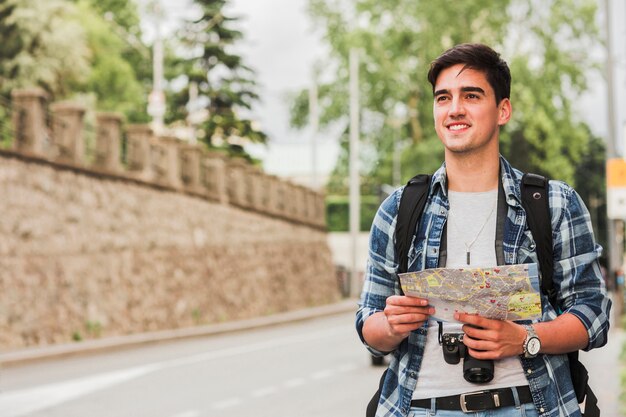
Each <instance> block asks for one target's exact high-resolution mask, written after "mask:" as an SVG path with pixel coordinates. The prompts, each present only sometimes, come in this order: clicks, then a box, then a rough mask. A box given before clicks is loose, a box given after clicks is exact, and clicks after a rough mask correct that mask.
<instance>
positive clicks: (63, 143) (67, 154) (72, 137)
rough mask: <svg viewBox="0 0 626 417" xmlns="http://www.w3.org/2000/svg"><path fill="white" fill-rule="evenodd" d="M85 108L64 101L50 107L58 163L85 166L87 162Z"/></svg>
mask: <svg viewBox="0 0 626 417" xmlns="http://www.w3.org/2000/svg"><path fill="white" fill-rule="evenodd" d="M86 110H87V109H86V108H85V106H83V105H80V104H76V103H71V102H67V101H62V102H58V103H53V104H52V105H51V106H50V111H51V113H52V142H53V143H54V146H55V148H56V158H55V159H57V160H58V161H61V162H67V163H71V164H77V165H83V164H84V162H85V141H84V139H83V124H84V123H83V118H84V117H85V111H86Z"/></svg>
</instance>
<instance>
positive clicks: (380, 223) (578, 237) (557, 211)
mask: <svg viewBox="0 0 626 417" xmlns="http://www.w3.org/2000/svg"><path fill="white" fill-rule="evenodd" d="M428 80H429V81H430V83H431V84H432V86H433V94H434V103H433V113H434V120H435V130H436V132H437V135H438V136H439V138H440V139H441V142H442V143H443V146H444V148H445V162H444V164H443V166H442V167H441V168H440V169H439V170H438V171H437V172H436V173H435V174H434V175H433V177H432V180H431V184H430V190H429V195H428V200H427V204H426V207H425V209H424V212H423V215H422V218H421V221H420V224H418V227H417V230H416V231H415V236H414V239H413V245H412V247H411V250H410V253H409V267H408V269H409V271H419V270H423V269H427V268H437V267H448V268H463V267H467V266H468V265H471V266H481V267H489V266H496V265H499V264H500V265H501V264H524V263H537V262H538V259H537V254H536V252H535V244H534V242H533V240H532V236H531V233H530V231H529V229H528V226H527V224H526V213H525V211H524V209H523V208H522V206H521V196H520V181H521V178H522V173H521V172H519V171H518V170H516V169H514V168H512V167H511V166H510V165H509V163H508V162H507V161H506V160H505V159H504V158H503V157H501V156H500V153H499V131H500V126H503V125H505V124H506V123H507V122H508V121H509V119H510V118H511V112H512V107H511V102H510V99H509V96H510V83H511V75H510V72H509V68H508V66H507V64H506V62H504V61H503V60H502V59H501V58H500V56H499V54H497V53H496V52H495V51H493V50H492V49H491V48H489V47H487V46H485V45H480V44H462V45H458V46H455V47H453V48H451V49H449V50H448V51H446V52H444V53H443V54H442V55H441V56H440V57H439V58H437V59H436V60H435V61H434V62H433V63H432V64H431V67H430V71H429V73H428ZM401 194H402V188H400V189H398V190H396V191H395V192H394V193H393V194H392V195H391V196H389V198H387V200H385V202H383V203H382V205H381V207H380V208H379V210H378V213H377V215H376V217H375V219H374V222H373V225H372V230H371V236H370V257H369V262H368V270H367V275H366V279H365V284H364V288H363V293H362V296H361V301H360V308H359V310H358V313H357V322H356V324H357V330H358V333H359V336H360V337H361V340H362V341H363V343H365V345H366V346H367V347H368V349H369V350H370V351H371V352H372V353H374V354H375V355H384V354H387V353H390V352H391V353H392V355H391V360H390V365H389V370H388V372H387V374H386V377H385V380H384V385H383V388H382V390H381V397H380V400H379V404H378V408H377V413H376V415H377V416H398V417H399V416H408V415H411V416H413V415H445V416H449V415H456V414H458V415H464V414H465V412H464V411H462V410H463V408H466V409H467V406H466V404H465V400H467V399H472V400H473V401H472V403H473V404H476V403H477V402H478V403H479V404H480V405H479V406H478V408H481V409H483V410H479V411H484V410H487V411H486V412H488V413H489V414H488V415H490V416H527V417H530V416H533V415H535V416H536V415H540V416H561V417H562V416H580V409H579V407H578V402H577V401H576V396H575V394H574V391H573V387H572V382H571V379H570V375H569V368H568V363H567V355H565V354H566V353H567V352H570V351H575V350H578V349H584V350H589V349H593V348H597V347H601V346H603V345H604V344H606V342H607V333H608V328H609V321H608V317H609V310H610V301H609V300H608V298H607V297H606V292H605V290H604V287H603V283H602V278H601V272H600V265H599V263H598V258H599V256H600V253H601V248H600V247H599V246H598V245H597V244H596V243H595V240H594V237H593V231H592V229H591V222H590V220H589V214H588V212H587V209H586V208H585V206H584V203H583V202H582V200H581V199H580V197H579V196H578V194H576V192H575V191H574V190H573V189H572V188H571V187H569V186H568V185H566V184H564V183H562V182H558V181H550V186H549V199H550V212H551V213H550V214H551V219H552V230H553V242H554V243H553V246H554V278H553V282H554V286H555V288H556V289H557V291H558V296H557V298H558V303H559V307H560V310H562V314H560V315H557V312H556V311H554V309H553V308H552V306H551V305H550V303H549V301H548V299H547V297H546V296H545V295H543V294H542V306H543V316H542V319H541V320H540V321H537V322H534V323H532V325H530V326H529V325H526V326H525V325H522V324H518V323H516V322H512V321H504V320H493V319H488V318H485V317H481V316H480V315H470V314H457V315H456V317H455V318H456V319H457V320H458V323H452V322H446V323H442V331H443V332H444V333H464V334H465V335H464V338H463V341H462V342H463V343H464V344H465V346H466V347H467V350H468V352H469V354H470V355H471V356H473V357H474V358H476V359H479V360H491V361H493V363H494V368H495V369H494V378H493V380H491V381H490V382H487V383H481V384H476V383H472V382H468V381H466V380H465V379H464V378H463V368H462V365H450V364H448V363H446V362H445V361H444V358H443V353H442V347H441V345H440V343H439V337H438V332H439V324H438V323H437V322H435V321H434V320H431V319H430V317H431V315H433V314H435V311H434V309H433V308H432V307H431V306H429V305H428V300H425V299H420V298H416V297H408V296H403V295H400V294H401V291H400V287H399V282H398V277H397V269H398V255H397V254H396V253H395V251H394V232H395V227H396V218H397V213H398V206H399V202H400V197H401ZM498 225H503V227H498ZM498 234H500V236H498ZM498 237H499V239H500V240H501V241H502V242H503V245H497V244H495V242H496V241H497V240H498V239H497V238H498ZM444 239H445V242H444V243H446V244H447V245H446V248H447V249H446V251H445V253H444V251H440V248H442V247H443V246H444V245H442V240H444ZM440 252H441V253H440ZM537 339H538V340H537ZM537 349H538V352H537ZM461 363H462V362H461ZM477 391H489V392H487V393H482V394H478V395H471V394H470V393H474V392H477ZM467 394H470V395H467ZM487 397H488V398H487ZM410 413H414V414H410ZM428 413H430V414H428ZM439 413H442V414H439ZM481 415H483V414H481Z"/></svg>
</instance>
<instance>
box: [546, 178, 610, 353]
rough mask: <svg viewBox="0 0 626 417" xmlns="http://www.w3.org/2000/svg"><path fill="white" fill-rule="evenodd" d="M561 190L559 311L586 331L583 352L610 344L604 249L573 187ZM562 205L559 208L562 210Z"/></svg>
mask: <svg viewBox="0 0 626 417" xmlns="http://www.w3.org/2000/svg"><path fill="white" fill-rule="evenodd" d="M551 183H555V184H556V185H557V186H559V187H560V189H559V191H558V193H556V194H557V195H561V196H563V197H564V198H558V199H556V200H557V201H555V199H553V200H552V201H551V203H556V204H557V207H554V206H553V209H555V208H556V209H557V210H559V211H560V215H559V220H558V224H557V226H556V227H555V226H554V225H553V233H554V236H553V238H554V257H555V263H554V285H555V286H556V289H557V290H558V299H557V302H558V304H559V308H560V310H561V311H562V312H564V313H566V312H567V313H571V314H573V315H575V316H576V317H578V319H579V320H580V321H581V322H582V323H583V325H584V326H585V328H586V329H587V334H588V337H589V344H588V345H587V347H586V348H585V349H584V350H587V351H588V350H591V349H593V348H598V347H601V346H604V345H605V344H606V343H607V340H608V331H609V313H610V309H611V301H610V300H609V298H608V296H607V293H606V288H605V284H604V280H603V279H602V273H601V270H600V263H599V257H600V254H601V253H602V247H600V245H598V244H597V243H596V241H595V238H594V235H593V229H592V225H591V219H590V216H589V212H588V211H587V208H586V207H585V204H584V203H583V201H582V199H581V198H580V196H579V195H578V193H576V191H574V189H572V188H571V187H569V186H567V185H565V184H563V183H560V182H553V181H551ZM559 202H560V206H559Z"/></svg>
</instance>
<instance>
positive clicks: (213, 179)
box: [200, 153, 228, 204]
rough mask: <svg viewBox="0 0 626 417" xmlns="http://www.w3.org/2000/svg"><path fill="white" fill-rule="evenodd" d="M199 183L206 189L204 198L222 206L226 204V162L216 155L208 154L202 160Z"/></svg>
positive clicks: (221, 156)
mask: <svg viewBox="0 0 626 417" xmlns="http://www.w3.org/2000/svg"><path fill="white" fill-rule="evenodd" d="M200 182H201V183H202V185H203V186H204V188H205V189H206V196H207V198H209V199H211V200H215V201H217V202H219V203H222V204H227V203H228V193H227V192H226V161H225V157H224V156H223V155H221V154H218V153H208V154H207V155H206V156H205V157H203V158H202V161H201V167H200Z"/></svg>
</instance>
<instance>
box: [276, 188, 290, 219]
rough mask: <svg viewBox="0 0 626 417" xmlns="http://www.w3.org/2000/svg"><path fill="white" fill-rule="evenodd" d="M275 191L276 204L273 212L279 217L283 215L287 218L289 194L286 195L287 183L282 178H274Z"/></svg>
mask: <svg viewBox="0 0 626 417" xmlns="http://www.w3.org/2000/svg"><path fill="white" fill-rule="evenodd" d="M275 186H276V191H275V196H276V204H275V206H274V207H275V208H276V212H275V214H276V215H278V216H280V217H284V218H288V214H289V207H288V206H289V195H288V190H289V184H288V183H287V182H286V181H285V180H282V179H277V180H276V184H275Z"/></svg>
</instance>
